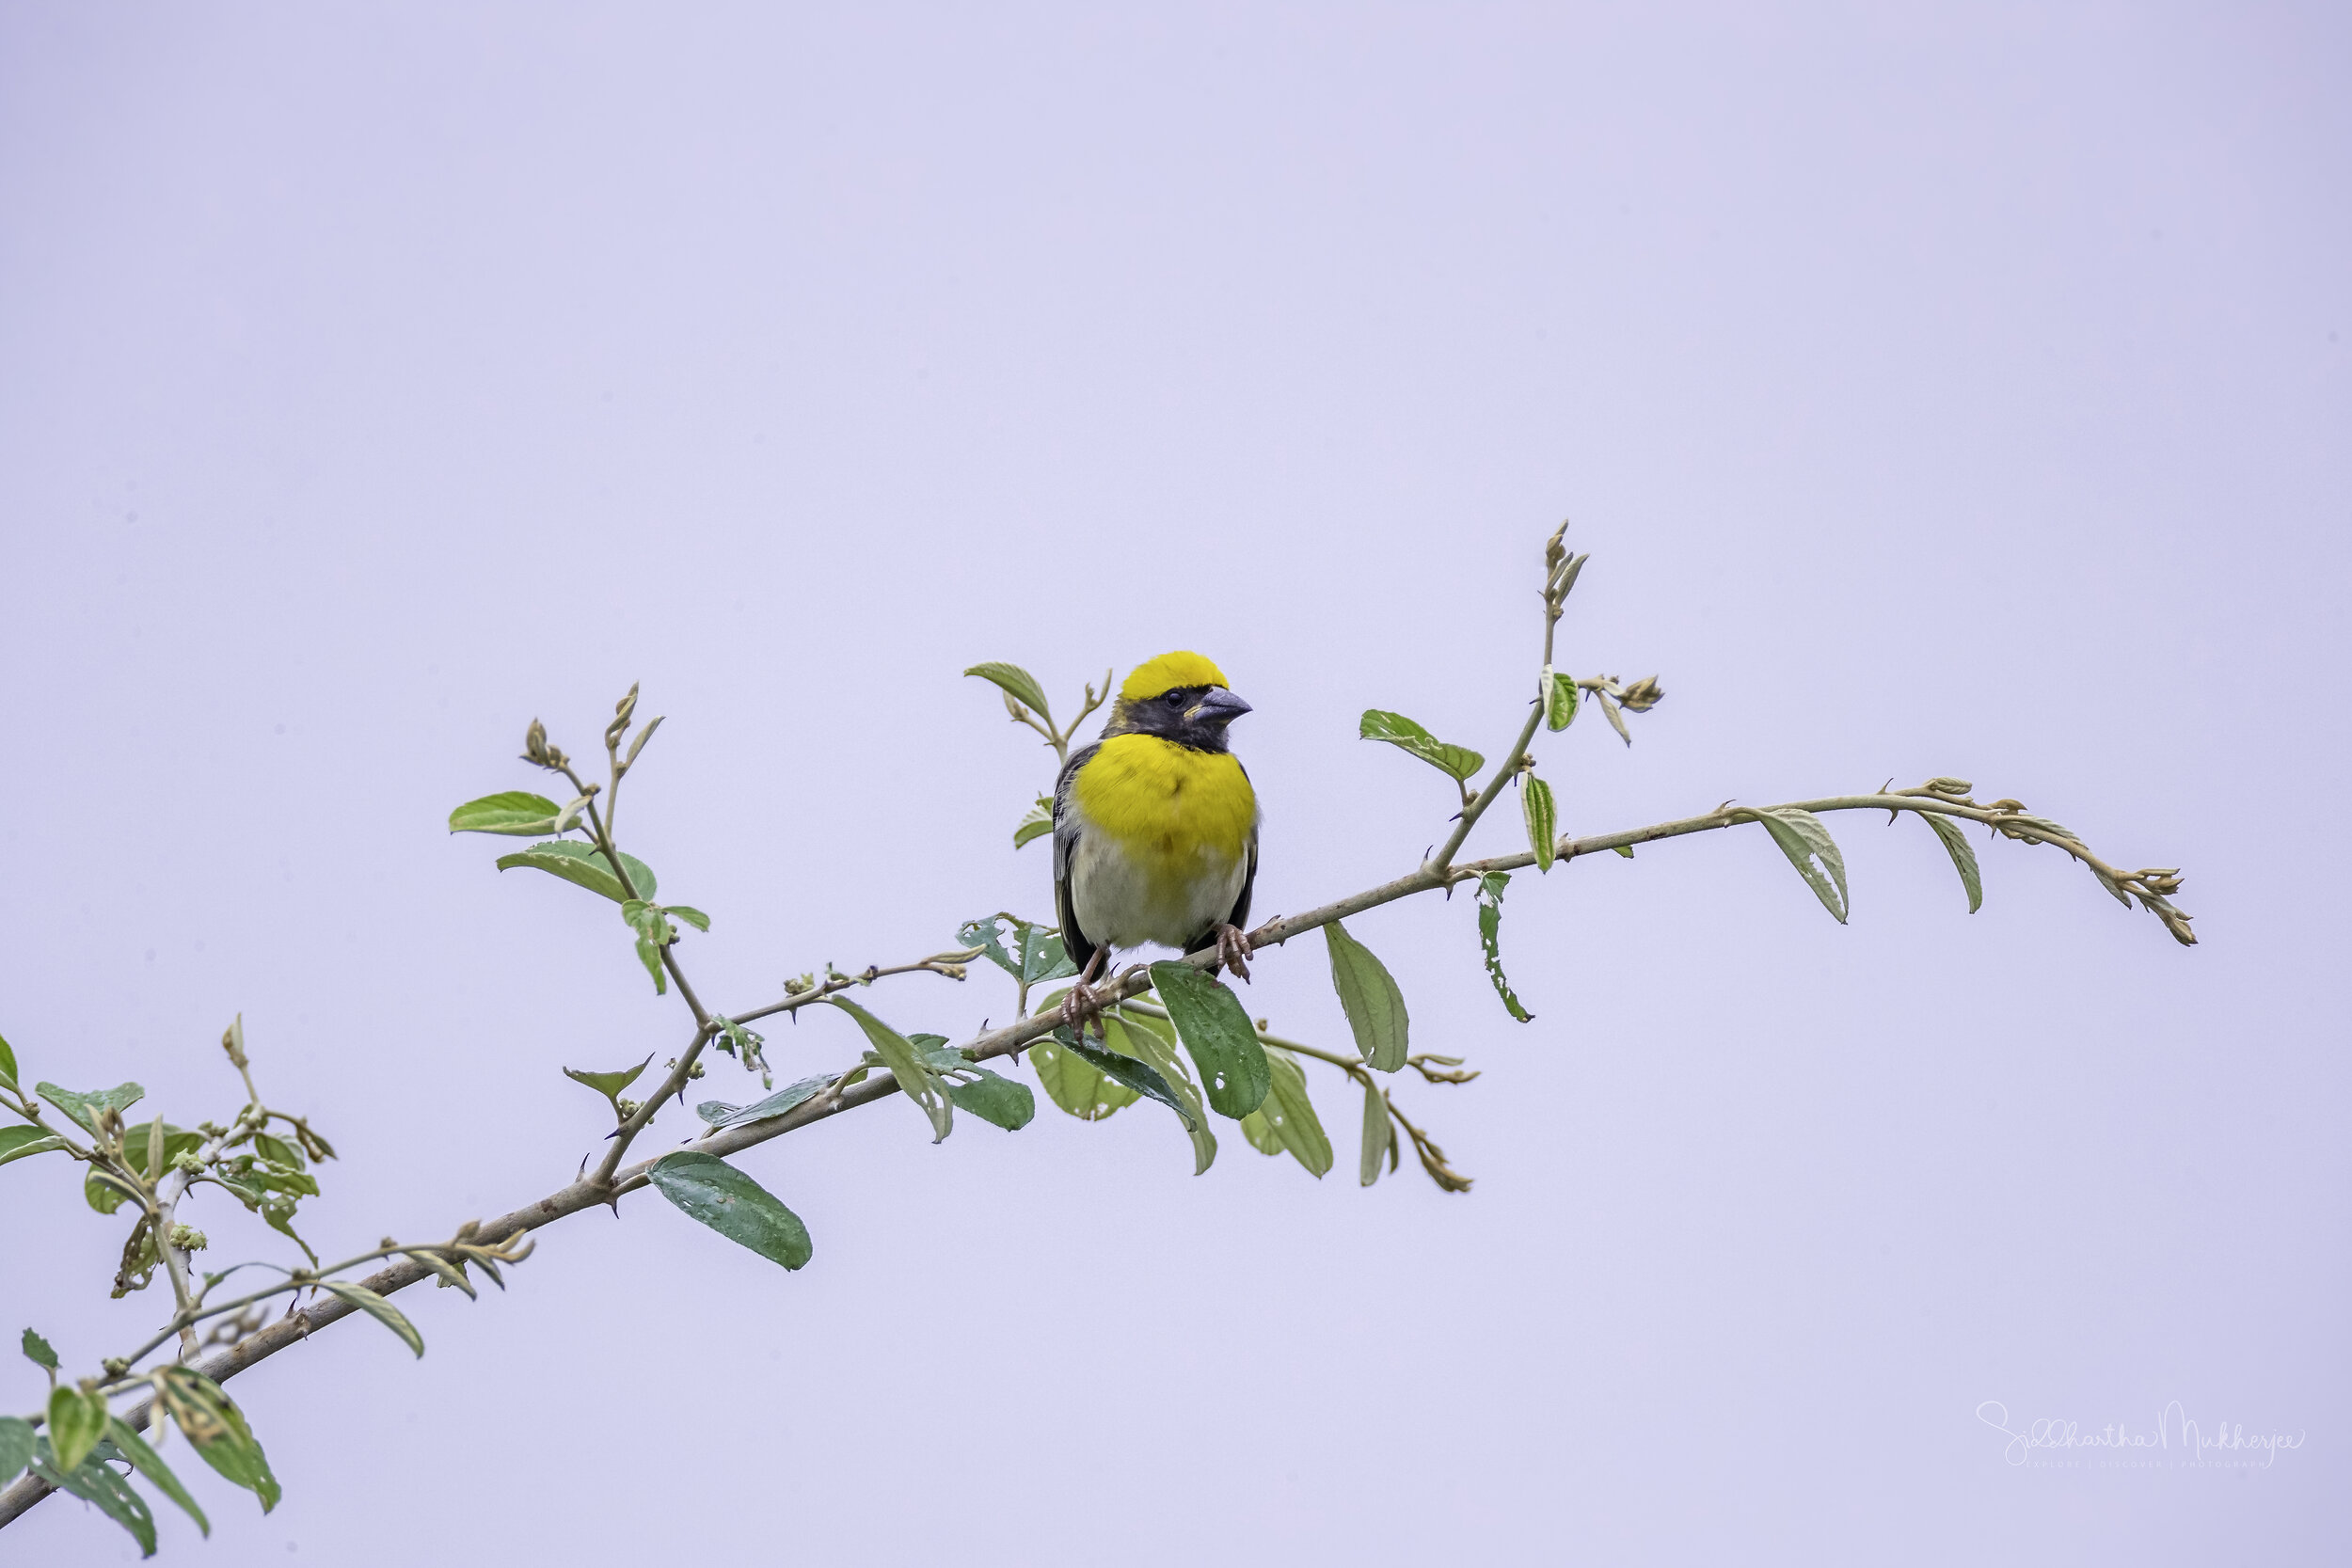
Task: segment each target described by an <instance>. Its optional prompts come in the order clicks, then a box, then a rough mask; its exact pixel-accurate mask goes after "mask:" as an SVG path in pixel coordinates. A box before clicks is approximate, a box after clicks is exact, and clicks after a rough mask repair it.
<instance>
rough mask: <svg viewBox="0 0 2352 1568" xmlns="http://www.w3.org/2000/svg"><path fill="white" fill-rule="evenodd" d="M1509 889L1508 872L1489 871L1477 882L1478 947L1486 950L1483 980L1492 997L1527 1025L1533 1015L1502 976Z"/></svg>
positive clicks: (1532, 1019) (1509, 876) (1532, 1018)
mask: <svg viewBox="0 0 2352 1568" xmlns="http://www.w3.org/2000/svg"><path fill="white" fill-rule="evenodd" d="M1510 885H1511V874H1510V873H1509V872H1507V871H1489V872H1487V873H1486V875H1485V876H1484V877H1481V878H1479V879H1478V945H1479V946H1480V947H1482V948H1484V949H1486V978H1487V979H1489V980H1492V981H1493V982H1494V986H1495V994H1496V995H1497V996H1500V997H1502V1005H1503V1006H1504V1007H1505V1008H1507V1009H1509V1011H1510V1014H1511V1016H1512V1017H1513V1018H1516V1019H1518V1021H1519V1022H1521V1023H1528V1022H1533V1021H1534V1017H1535V1015H1534V1014H1533V1013H1531V1012H1529V1011H1528V1010H1527V1009H1526V1008H1525V1007H1522V1006H1519V999H1518V996H1517V995H1515V994H1514V993H1513V992H1512V990H1511V982H1510V981H1509V980H1508V979H1507V978H1505V977H1504V975H1503V973H1502V890H1503V889H1504V888H1506V887H1509V886H1510Z"/></svg>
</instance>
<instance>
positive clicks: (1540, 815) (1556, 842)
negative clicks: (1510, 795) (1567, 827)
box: [1519, 773, 1560, 871]
mask: <svg viewBox="0 0 2352 1568" xmlns="http://www.w3.org/2000/svg"><path fill="white" fill-rule="evenodd" d="M1519 815H1520V816H1524V817H1525V818H1526V819H1527V847H1529V848H1530V849H1533V850H1534V852H1535V869H1536V870H1537V871H1549V870H1550V869H1551V863H1552V861H1553V860H1554V859H1555V858H1556V857H1557V856H1558V855H1559V853H1560V808H1559V807H1558V806H1556V805H1554V804H1553V803H1552V799H1551V785H1549V784H1546V783H1545V782H1544V781H1543V780H1541V779H1539V778H1537V777H1536V776H1535V775H1534V774H1533V773H1530V774H1529V775H1527V777H1526V779H1525V780H1523V781H1522V782H1521V783H1520V784H1519Z"/></svg>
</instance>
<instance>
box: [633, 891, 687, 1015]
mask: <svg viewBox="0 0 2352 1568" xmlns="http://www.w3.org/2000/svg"><path fill="white" fill-rule="evenodd" d="M621 919H622V920H623V921H624V922H626V923H627V924H628V928H629V929H630V930H632V931H634V932H636V933H637V961H638V962H639V963H641V964H644V966H645V973H646V974H650V975H652V976H653V993H654V994H655V995H656V996H662V995H666V994H667V993H668V992H669V990H670V980H669V976H668V975H667V974H664V973H663V972H662V968H661V950H662V949H663V948H664V947H666V946H668V945H669V944H670V942H671V940H672V939H673V938H675V936H676V935H677V933H676V932H675V930H673V929H672V928H671V926H670V922H669V920H668V919H667V918H666V917H665V916H664V915H663V914H662V912H661V906H660V905H659V904H648V903H646V902H645V901H644V899H643V898H625V899H623V900H622V901H621Z"/></svg>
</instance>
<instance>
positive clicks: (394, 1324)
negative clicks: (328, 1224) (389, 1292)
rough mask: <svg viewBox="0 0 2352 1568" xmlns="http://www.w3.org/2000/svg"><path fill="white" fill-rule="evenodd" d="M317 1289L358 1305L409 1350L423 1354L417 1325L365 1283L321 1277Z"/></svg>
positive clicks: (422, 1337)
mask: <svg viewBox="0 0 2352 1568" xmlns="http://www.w3.org/2000/svg"><path fill="white" fill-rule="evenodd" d="M319 1289H320V1290H322V1291H331V1292H333V1293H334V1294H335V1295H336V1296H338V1297H340V1298H341V1299H342V1301H344V1302H345V1303H347V1304H348V1305H350V1306H353V1307H358V1309H359V1310H360V1311H362V1312H365V1313H366V1314H367V1315H368V1316H369V1317H371V1318H373V1319H374V1320H375V1321H376V1322H377V1323H382V1324H383V1325H384V1326H385V1327H386V1328H389V1329H390V1330H391V1331H392V1332H393V1333H394V1334H397V1335H399V1336H400V1338H401V1341H402V1342H403V1343H404V1344H405V1345H406V1346H407V1347H408V1348H409V1349H410V1350H412V1351H415V1352H416V1353H417V1354H418V1355H419V1356H420V1357H421V1356H422V1355H423V1354H424V1336H423V1335H421V1334H420V1333H418V1332H417V1325H416V1324H415V1323H410V1322H409V1321H408V1320H407V1318H406V1317H405V1315H403V1314H402V1312H401V1310H400V1308H399V1307H394V1306H393V1305H392V1304H391V1303H390V1302H389V1301H386V1300H385V1299H384V1298H383V1297H382V1296H379V1295H377V1294H376V1293H375V1292H374V1291H371V1290H369V1289H368V1288H367V1287H366V1286H365V1285H353V1284H350V1283H348V1282H347V1281H344V1280H341V1279H322V1280H320V1281H319Z"/></svg>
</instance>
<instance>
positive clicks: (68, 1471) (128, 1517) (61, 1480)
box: [33, 1437, 155, 1557]
mask: <svg viewBox="0 0 2352 1568" xmlns="http://www.w3.org/2000/svg"><path fill="white" fill-rule="evenodd" d="M114 1457H115V1449H114V1446H113V1445H112V1444H102V1445H101V1446H100V1447H99V1448H98V1449H96V1450H94V1451H93V1452H91V1453H89V1454H87V1455H86V1456H85V1457H84V1458H83V1460H82V1462H81V1463H80V1464H79V1465H73V1466H72V1467H70V1468H66V1467H60V1466H59V1465H58V1464H57V1461H56V1454H55V1453H53V1452H52V1451H51V1450H50V1447H49V1439H47V1438H46V1437H42V1438H38V1439H36V1440H35V1445H34V1449H33V1474H35V1475H37V1476H39V1477H40V1479H41V1480H43V1481H47V1482H48V1483H49V1484H50V1485H52V1486H54V1487H56V1489H57V1490H58V1491H60V1492H63V1493H66V1494H67V1495H68V1496H71V1497H79V1498H81V1499H82V1500H83V1501H84V1502H86V1503H88V1504H89V1505H90V1506H91V1507H93V1508H95V1509H97V1510H98V1512H99V1513H103V1514H104V1515H105V1516H106V1517H107V1518H109V1519H112V1520H113V1521H114V1522H115V1523H116V1524H118V1525H120V1526H121V1527H122V1528H124V1529H126V1530H129V1531H130V1532H131V1539H132V1540H134V1541H135V1542H137V1543H138V1544H139V1555H140V1556H141V1557H153V1556H154V1555H155V1511H154V1510H153V1509H151V1508H149V1507H148V1506H147V1499H146V1498H145V1497H140V1496H139V1495H138V1494H137V1493H136V1492H135V1491H133V1490H132V1489H131V1483H130V1482H129V1481H124V1480H123V1479H122V1478H121V1477H120V1476H119V1475H117V1474H116V1473H115V1472H114V1470H113V1468H112V1467H111V1466H109V1465H107V1463H106V1461H107V1460H109V1459H111V1458H114Z"/></svg>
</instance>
